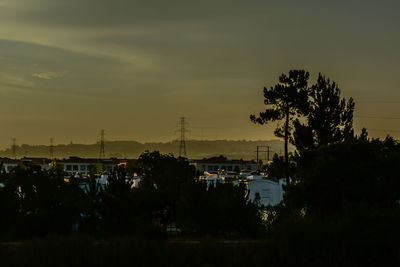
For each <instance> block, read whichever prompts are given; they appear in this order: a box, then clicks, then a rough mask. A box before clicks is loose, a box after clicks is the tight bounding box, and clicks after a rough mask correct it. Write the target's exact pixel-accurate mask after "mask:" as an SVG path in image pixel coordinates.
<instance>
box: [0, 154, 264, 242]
mask: <svg viewBox="0 0 400 267" xmlns="http://www.w3.org/2000/svg"><path fill="white" fill-rule="evenodd" d="M128 171H134V172H136V173H138V174H139V175H140V176H141V177H142V178H141V182H140V186H138V187H132V180H130V179H128V178H127V177H129V176H128V175H127V174H128V173H127V172H128ZM198 175H199V174H198V173H197V172H196V170H195V168H194V167H193V166H191V165H189V163H188V161H187V160H185V159H183V158H175V157H173V156H172V155H170V154H161V153H159V152H157V151H156V152H146V153H143V154H142V155H141V156H140V157H139V159H138V162H137V165H136V166H134V169H133V170H127V169H125V168H120V169H118V170H117V171H115V172H114V173H112V174H111V175H110V176H109V177H108V183H107V184H106V185H105V186H101V185H100V184H99V183H97V182H96V179H95V178H94V176H91V177H89V178H88V180H87V184H84V185H82V184H80V183H78V182H74V179H73V178H71V179H70V182H68V183H66V182H65V181H64V172H63V171H62V170H60V169H51V170H49V171H47V170H41V169H40V167H38V166H29V165H28V166H19V167H17V168H15V169H13V170H12V171H11V172H10V173H5V172H3V173H1V175H0V182H1V183H2V184H3V187H2V188H1V189H0V210H1V211H2V212H1V218H2V219H1V220H0V227H1V229H6V230H5V231H2V232H1V234H0V235H1V237H0V238H28V237H33V236H36V237H43V236H46V235H49V234H71V233H83V234H90V235H93V236H100V237H101V236H104V237H107V236H152V237H160V238H162V237H165V235H166V234H167V233H168V230H169V229H174V230H175V234H179V235H180V236H190V237H198V236H207V235H209V236H216V237H237V238H239V237H250V236H253V237H256V236H257V235H258V234H260V233H261V232H262V231H263V227H262V220H261V216H260V212H259V210H258V209H257V207H256V206H255V205H254V204H253V203H250V202H248V201H247V200H246V188H245V186H244V185H241V186H233V185H232V184H217V185H216V186H215V187H214V186H210V187H208V186H207V184H206V182H204V181H199V180H198V179H197V178H198Z"/></svg>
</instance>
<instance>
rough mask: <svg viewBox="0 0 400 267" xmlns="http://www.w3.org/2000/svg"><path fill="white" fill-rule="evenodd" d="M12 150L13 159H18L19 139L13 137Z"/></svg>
mask: <svg viewBox="0 0 400 267" xmlns="http://www.w3.org/2000/svg"><path fill="white" fill-rule="evenodd" d="M11 151H12V157H13V159H17V139H15V138H13V139H12V145H11Z"/></svg>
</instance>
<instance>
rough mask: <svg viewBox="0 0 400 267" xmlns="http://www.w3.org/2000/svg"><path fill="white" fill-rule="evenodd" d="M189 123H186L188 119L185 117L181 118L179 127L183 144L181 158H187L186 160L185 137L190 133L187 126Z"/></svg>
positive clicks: (180, 147) (180, 146) (181, 144)
mask: <svg viewBox="0 0 400 267" xmlns="http://www.w3.org/2000/svg"><path fill="white" fill-rule="evenodd" d="M187 124H188V123H187V122H186V118H185V117H181V118H180V120H179V123H178V126H179V128H180V129H179V131H180V133H181V142H180V144H179V157H185V158H186V140H185V139H186V138H185V135H186V133H187V132H188V130H187V129H186V126H187Z"/></svg>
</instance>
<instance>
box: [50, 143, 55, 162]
mask: <svg viewBox="0 0 400 267" xmlns="http://www.w3.org/2000/svg"><path fill="white" fill-rule="evenodd" d="M53 141H54V140H53V138H50V159H54V144H53Z"/></svg>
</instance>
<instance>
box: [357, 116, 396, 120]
mask: <svg viewBox="0 0 400 267" xmlns="http://www.w3.org/2000/svg"><path fill="white" fill-rule="evenodd" d="M354 117H355V118H360V119H383V120H400V117H378V116H354Z"/></svg>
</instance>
